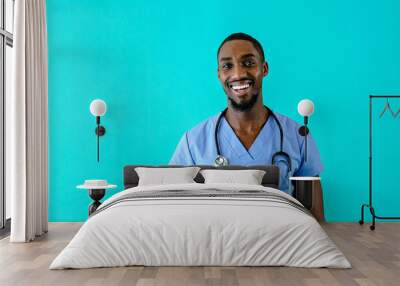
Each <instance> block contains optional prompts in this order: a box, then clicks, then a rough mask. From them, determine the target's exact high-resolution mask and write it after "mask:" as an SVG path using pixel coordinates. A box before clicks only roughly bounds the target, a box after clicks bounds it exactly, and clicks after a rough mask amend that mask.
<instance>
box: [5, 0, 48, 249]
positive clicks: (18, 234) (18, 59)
mask: <svg viewBox="0 0 400 286" xmlns="http://www.w3.org/2000/svg"><path fill="white" fill-rule="evenodd" d="M14 9H15V10H14V11H15V16H14V17H15V18H14V47H13V52H14V64H15V65H14V70H13V76H12V78H13V83H12V84H13V92H12V93H11V97H10V98H6V100H9V103H8V106H10V108H9V109H8V110H7V111H6V137H7V140H6V169H7V171H6V180H8V182H9V183H8V184H7V185H8V186H9V187H10V191H11V236H10V241H12V242H28V241H31V240H33V239H34V238H35V237H36V236H40V235H42V234H43V233H45V232H47V222H48V210H47V208H48V203H47V190H48V155H47V152H48V142H47V140H48V124H47V123H48V120H47V119H48V116H47V114H48V110H47V106H48V104H47V29H46V7H45V0H17V1H15V8H14Z"/></svg>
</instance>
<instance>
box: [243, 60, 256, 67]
mask: <svg viewBox="0 0 400 286" xmlns="http://www.w3.org/2000/svg"><path fill="white" fill-rule="evenodd" d="M243 64H244V66H246V67H251V66H253V65H254V61H251V60H247V61H244V63H243Z"/></svg>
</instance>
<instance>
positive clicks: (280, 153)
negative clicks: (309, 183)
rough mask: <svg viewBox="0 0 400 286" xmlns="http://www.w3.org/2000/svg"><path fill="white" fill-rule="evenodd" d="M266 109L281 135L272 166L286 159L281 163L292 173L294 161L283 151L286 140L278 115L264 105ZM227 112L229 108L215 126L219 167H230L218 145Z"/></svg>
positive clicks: (216, 160)
mask: <svg viewBox="0 0 400 286" xmlns="http://www.w3.org/2000/svg"><path fill="white" fill-rule="evenodd" d="M264 107H265V108H266V109H267V110H268V113H269V115H270V116H272V118H273V119H274V121H275V122H276V124H277V125H278V128H279V134H280V149H279V151H277V152H275V153H274V155H272V159H271V164H272V165H275V163H276V162H275V161H276V159H277V158H278V157H281V158H282V157H283V158H285V160H284V161H282V160H280V162H285V164H286V166H287V168H288V173H290V172H291V170H292V160H291V159H290V156H289V154H288V153H286V152H284V151H283V139H284V138H283V129H282V125H281V123H280V122H279V120H278V118H277V117H276V115H275V114H274V113H273V112H272V110H271V109H269V108H268V107H267V106H265V105H264ZM227 110H228V108H226V109H224V111H222V112H221V114H220V115H219V116H218V119H217V123H216V126H215V131H214V140H215V146H216V149H217V157H216V158H215V161H214V164H215V166H217V167H221V166H228V165H229V162H228V159H227V158H226V157H224V156H223V155H222V154H221V150H220V148H219V143H218V130H219V126H220V125H221V120H222V118H223V117H224V116H225V114H226V111H227Z"/></svg>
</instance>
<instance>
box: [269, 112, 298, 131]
mask: <svg viewBox="0 0 400 286" xmlns="http://www.w3.org/2000/svg"><path fill="white" fill-rule="evenodd" d="M274 114H275V116H276V118H277V119H278V120H279V122H280V123H281V125H282V128H285V129H291V128H296V129H298V128H300V126H301V124H299V123H297V122H296V121H294V120H293V119H291V118H290V117H288V116H286V115H283V114H281V113H278V112H274Z"/></svg>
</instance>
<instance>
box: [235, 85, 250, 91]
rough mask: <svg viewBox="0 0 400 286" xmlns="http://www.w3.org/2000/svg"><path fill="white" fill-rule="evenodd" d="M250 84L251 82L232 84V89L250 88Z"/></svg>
mask: <svg viewBox="0 0 400 286" xmlns="http://www.w3.org/2000/svg"><path fill="white" fill-rule="evenodd" d="M249 86H250V85H249V84H244V85H235V86H232V89H233V90H241V89H245V88H248V87H249Z"/></svg>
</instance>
